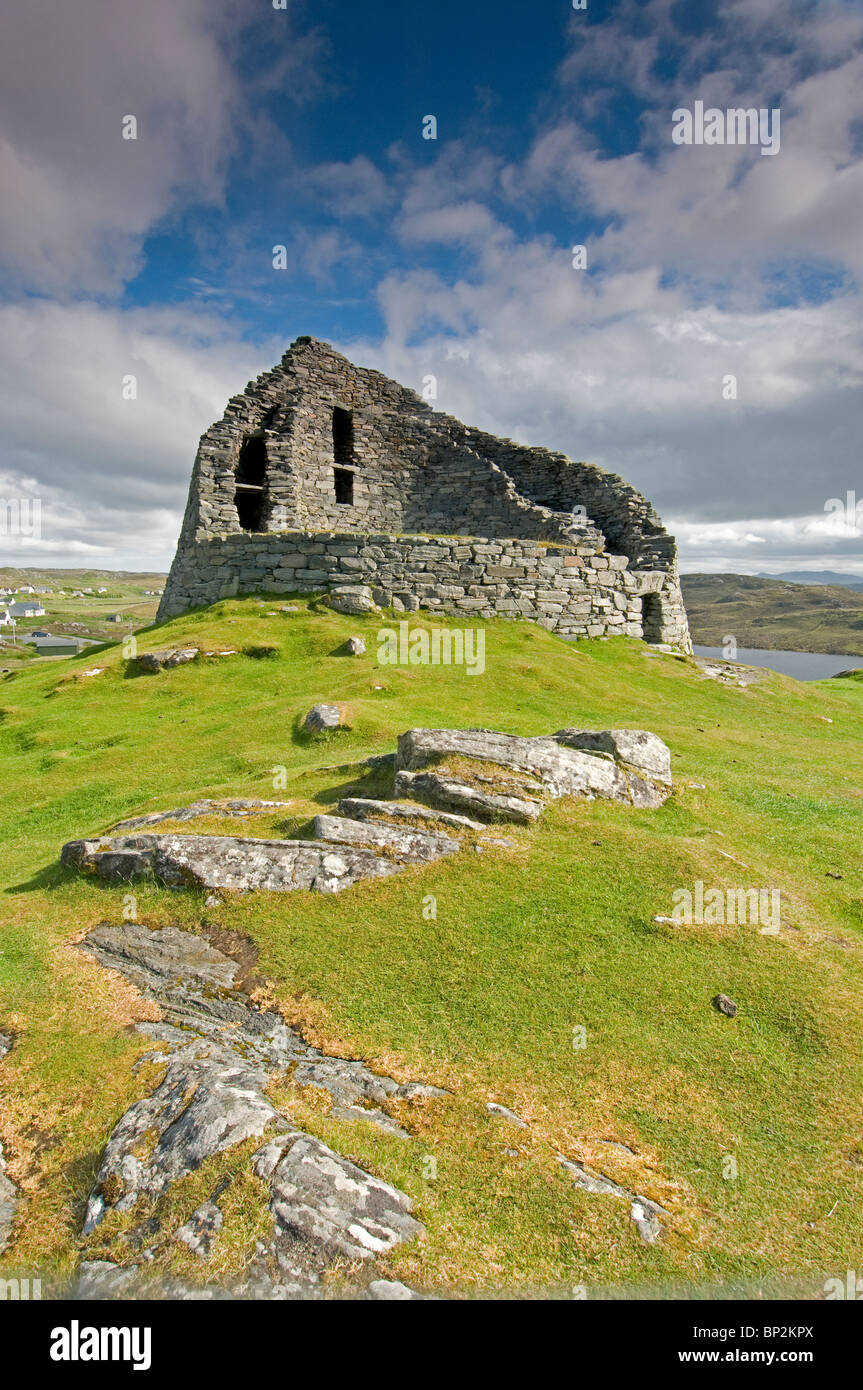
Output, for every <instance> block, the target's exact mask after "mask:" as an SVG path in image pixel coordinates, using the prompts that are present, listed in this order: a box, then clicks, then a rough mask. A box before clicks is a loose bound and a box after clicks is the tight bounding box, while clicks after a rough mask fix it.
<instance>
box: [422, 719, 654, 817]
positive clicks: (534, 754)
mask: <svg viewBox="0 0 863 1390" xmlns="http://www.w3.org/2000/svg"><path fill="white" fill-rule="evenodd" d="M563 732H566V731H563ZM621 732H624V731H620V730H618V731H617V733H618V734H619V733H621ZM635 732H636V733H640V732H641V731H635ZM634 747H635V744H633V748H634ZM644 756H647V754H646V753H645V754H644ZM447 757H459V758H473V759H477V760H479V761H482V762H486V763H498V764H500V765H501V766H502V767H505V768H509V769H511V770H512V771H515V772H520V773H524V774H528V775H529V776H530V777H531V778H532V779H534V780H535V781H536V782H537V783H538V784H539V786H540V788H541V789H542V791H543V792H544V794H545V795H546V796H548V797H553V798H556V797H561V796H585V797H588V798H593V797H604V798H608V799H611V800H615V801H621V802H625V803H629V804H633V803H634V804H636V805H648V804H661V802H662V801H663V800H664V799H665V797H666V796H667V795H668V792H669V790H670V787H669V786H668V784H666V783H661V784H658V785H654V783H653V782H651V781H650V780H649V779H648V778H646V777H641V776H634V775H633V774H627V772H626V770H625V769H624V768H622V767H619V766H618V764H617V763H616V762H615V761H614V757H613V755H611V754H609V753H606V752H605V751H604V750H599V749H598V750H596V751H595V752H587V751H585V750H584V749H582V748H570V747H567V746H566V745H564V744H562V743H560V742H559V741H558V739H557V738H555V737H539V738H519V737H517V736H516V735H514V734H501V733H497V732H495V731H494V730H490V729H409V730H408V731H407V732H406V733H403V734H401V735H400V736H399V741H398V752H397V754H396V771H397V780H396V790H397V791H398V789H399V782H398V773H399V772H400V771H407V772H415V771H417V770H418V769H421V768H428V767H433V766H434V765H435V764H437V763H439V762H440V761H441V760H442V759H444V758H447ZM441 775H444V774H441Z"/></svg>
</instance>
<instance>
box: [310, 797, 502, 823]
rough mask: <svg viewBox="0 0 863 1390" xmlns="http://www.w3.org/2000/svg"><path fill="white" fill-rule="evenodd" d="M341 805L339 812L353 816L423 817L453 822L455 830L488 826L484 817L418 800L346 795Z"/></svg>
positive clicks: (373, 817)
mask: <svg viewBox="0 0 863 1390" xmlns="http://www.w3.org/2000/svg"><path fill="white" fill-rule="evenodd" d="M338 809H339V815H341V816H349V817H351V818H352V819H353V820H390V819H392V820H410V821H414V820H419V821H428V822H429V823H432V824H434V823H437V824H439V825H447V826H452V828H453V829H454V830H485V829H486V827H485V825H484V824H483V822H482V821H478V820H471V818H470V816H457V815H455V814H454V813H453V812H451V811H441V810H439V809H438V808H436V807H434V806H423V805H421V804H420V802H418V801H373V800H369V799H367V798H365V797H360V796H343V797H342V799H341V801H340V802H339V807H338Z"/></svg>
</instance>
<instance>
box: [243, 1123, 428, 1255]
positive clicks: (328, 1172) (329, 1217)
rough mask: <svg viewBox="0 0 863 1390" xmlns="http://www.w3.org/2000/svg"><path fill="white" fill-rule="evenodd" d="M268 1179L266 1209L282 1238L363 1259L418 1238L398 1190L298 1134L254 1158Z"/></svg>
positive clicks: (270, 1144) (418, 1229)
mask: <svg viewBox="0 0 863 1390" xmlns="http://www.w3.org/2000/svg"><path fill="white" fill-rule="evenodd" d="M254 1166H255V1172H256V1173H257V1174H258V1176H259V1177H261V1178H264V1179H265V1180H267V1181H269V1184H270V1191H271V1199H270V1209H271V1210H272V1212H273V1215H274V1217H275V1219H276V1222H277V1223H278V1225H279V1227H280V1228H281V1230H282V1231H283V1232H284V1233H285V1234H286V1235H288V1236H291V1237H294V1238H299V1239H301V1240H304V1241H311V1242H313V1243H314V1244H315V1245H317V1246H319V1247H320V1248H321V1249H322V1250H323V1251H325V1252H326V1253H327V1254H328V1255H331V1256H336V1255H345V1256H347V1257H348V1259H352V1260H356V1259H360V1260H366V1259H370V1258H373V1257H375V1256H378V1255H383V1254H386V1252H387V1251H388V1250H391V1249H392V1248H393V1247H394V1246H396V1245H399V1244H401V1243H402V1242H404V1241H409V1240H414V1239H416V1237H417V1236H419V1235H422V1233H423V1229H424V1228H423V1226H422V1225H421V1224H420V1222H419V1221H417V1220H415V1219H414V1217H413V1216H412V1215H411V1209H412V1206H413V1203H412V1202H411V1199H410V1198H409V1197H408V1196H407V1195H406V1193H404V1192H400V1191H399V1190H398V1188H395V1187H391V1186H390V1184H389V1183H385V1182H381V1181H380V1179H379V1178H374V1177H372V1176H371V1174H370V1173H366V1172H365V1171H364V1170H363V1169H362V1168H358V1167H357V1166H356V1164H354V1163H351V1162H350V1161H349V1160H348V1159H346V1158H343V1157H342V1156H341V1154H337V1153H334V1152H333V1150H332V1149H330V1148H328V1147H327V1145H326V1144H324V1143H322V1142H321V1140H320V1139H315V1138H314V1137H313V1136H312V1135H310V1134H303V1133H300V1132H298V1131H295V1132H293V1133H289V1134H285V1135H280V1136H279V1137H278V1138H276V1139H272V1140H270V1141H269V1142H268V1143H267V1144H265V1145H264V1147H263V1148H262V1149H260V1150H259V1151H258V1153H257V1154H256V1155H255V1159H254Z"/></svg>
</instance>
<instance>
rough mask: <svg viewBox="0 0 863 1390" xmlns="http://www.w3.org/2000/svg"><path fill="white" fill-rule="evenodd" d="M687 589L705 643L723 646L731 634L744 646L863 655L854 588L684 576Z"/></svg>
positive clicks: (696, 633)
mask: <svg viewBox="0 0 863 1390" xmlns="http://www.w3.org/2000/svg"><path fill="white" fill-rule="evenodd" d="M681 585H682V588H683V597H684V601H685V603H686V611H687V613H688V615H689V626H690V629H691V632H692V640H693V642H697V643H699V645H704V646H705V647H721V646H722V644H723V642H724V641H725V638H726V636H727V635H730V636H732V637H734V638H735V639H736V641H737V645H738V646H739V647H757V648H762V649H764V648H766V649H767V650H769V651H790V652H837V653H839V654H842V653H845V654H847V655H848V656H851V657H854V656H863V593H860V592H857V591H856V590H854V589H848V588H844V587H842V586H839V585H823V584H791V583H788V581H786V580H782V579H762V578H760V577H759V576H756V575H752V574H684V575H682V576H681ZM848 664H849V666H853V665H854V664H855V663H854V662H853V661H850V662H849V663H848Z"/></svg>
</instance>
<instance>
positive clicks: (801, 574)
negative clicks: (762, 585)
mask: <svg viewBox="0 0 863 1390" xmlns="http://www.w3.org/2000/svg"><path fill="white" fill-rule="evenodd" d="M757 577H758V578H759V579H785V580H787V581H788V583H789V584H830V585H833V586H835V585H838V586H839V587H840V588H842V589H859V590H860V591H861V592H863V574H845V573H842V572H840V571H839V570H789V571H787V572H786V573H785V574H759V575H758V576H757Z"/></svg>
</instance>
